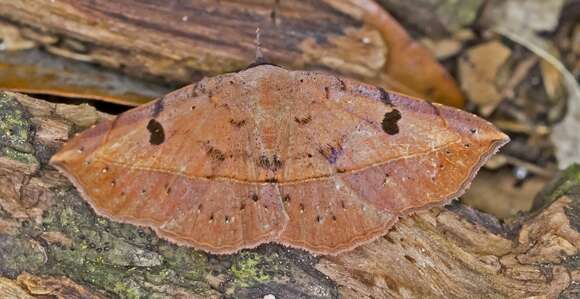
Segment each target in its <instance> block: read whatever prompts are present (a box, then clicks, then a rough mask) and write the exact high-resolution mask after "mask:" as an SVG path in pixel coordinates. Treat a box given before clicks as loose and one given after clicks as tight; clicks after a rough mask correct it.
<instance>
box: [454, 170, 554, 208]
mask: <svg viewBox="0 0 580 299" xmlns="http://www.w3.org/2000/svg"><path fill="white" fill-rule="evenodd" d="M548 181H549V178H545V177H532V178H529V179H526V180H525V181H524V182H521V183H520V182H518V180H517V178H516V177H515V176H514V175H513V174H512V172H511V171H509V170H507V169H499V170H495V171H486V170H482V171H480V172H479V175H478V176H477V178H475V180H473V183H472V184H471V188H470V189H469V190H468V191H467V192H466V193H465V195H463V196H462V197H461V199H462V201H463V202H464V203H465V204H467V205H468V206H470V207H474V208H477V209H479V210H481V211H483V212H486V213H490V214H492V215H494V216H496V217H498V218H500V219H506V218H509V217H513V216H514V215H516V214H517V213H518V212H527V211H529V210H530V208H531V207H532V203H533V200H534V197H535V196H536V194H537V193H538V192H539V191H540V190H541V189H542V187H543V186H544V185H545V184H546V183H547V182H548ZM490 199H493V200H490Z"/></svg>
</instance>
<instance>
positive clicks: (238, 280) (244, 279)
mask: <svg viewBox="0 0 580 299" xmlns="http://www.w3.org/2000/svg"><path fill="white" fill-rule="evenodd" d="M276 259H278V255H277V254H276V253H274V254H273V255H271V256H266V255H261V254H257V253H256V252H252V251H242V252H241V253H240V254H238V255H237V256H236V257H235V258H234V261H233V263H232V267H231V271H232V273H233V275H234V279H235V286H236V287H238V288H245V287H250V286H252V285H254V284H257V283H264V282H268V281H270V280H272V276H271V275H270V274H269V273H268V272H275V271H276V270H277V269H272V268H270V267H271V265H272V264H276V263H273V262H274V261H275V260H276ZM265 265H267V267H265Z"/></svg>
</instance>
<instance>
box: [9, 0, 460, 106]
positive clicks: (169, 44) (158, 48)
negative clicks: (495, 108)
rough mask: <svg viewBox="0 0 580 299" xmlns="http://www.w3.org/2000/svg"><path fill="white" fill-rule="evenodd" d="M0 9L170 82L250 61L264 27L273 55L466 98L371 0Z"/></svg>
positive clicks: (106, 59) (65, 1)
mask: <svg viewBox="0 0 580 299" xmlns="http://www.w3.org/2000/svg"><path fill="white" fill-rule="evenodd" d="M0 18H2V19H4V20H6V21H8V22H11V23H14V24H16V25H18V26H20V27H21V28H22V30H21V31H22V32H21V35H22V36H23V37H25V38H28V39H30V40H33V41H36V42H38V44H40V45H43V46H45V47H46V48H47V49H49V50H50V51H51V52H53V53H55V54H58V55H64V56H66V57H69V58H72V59H79V58H81V59H83V60H84V61H90V62H95V63H99V64H102V65H105V66H108V67H112V68H116V69H120V70H123V71H124V72H126V73H129V74H131V75H133V76H139V77H149V78H151V77H153V78H156V79H162V80H164V81H166V82H169V83H173V84H175V83H178V84H189V83H191V82H193V81H196V80H199V79H200V78H201V77H202V76H204V75H215V74H220V73H224V72H230V71H234V70H238V69H242V68H244V67H246V66H247V65H249V64H250V63H251V62H252V61H253V60H254V53H255V45H254V39H255V31H256V28H257V27H260V28H261V32H262V35H261V42H262V47H263V51H264V55H265V57H266V58H268V59H269V60H271V61H272V62H274V63H276V64H279V65H283V66H286V67H288V68H291V69H325V70H329V71H333V72H336V73H340V74H343V75H348V76H351V77H355V78H357V79H359V80H363V81H365V82H368V83H372V84H374V85H379V86H383V87H385V88H389V89H393V90H397V91H401V92H403V93H405V94H409V95H413V96H418V97H421V98H426V99H430V100H434V101H437V102H440V103H444V104H448V105H454V106H462V105H463V96H462V94H461V92H460V91H459V89H458V88H457V86H456V85H455V83H454V81H453V79H452V78H451V77H450V76H449V75H448V74H447V72H446V71H445V69H444V68H443V67H442V66H441V65H439V64H438V63H437V61H436V60H435V59H434V58H433V57H432V56H431V55H430V54H429V53H428V51H427V50H426V49H425V48H423V47H422V46H421V45H419V44H418V43H417V42H414V41H413V40H412V39H411V38H410V36H409V35H408V34H407V33H406V32H405V30H404V29H403V28H402V27H401V26H400V25H398V23H397V22H396V21H395V20H394V19H393V18H392V17H390V16H389V15H388V14H387V13H386V12H385V11H384V10H383V9H382V8H381V7H380V6H378V5H376V4H374V3H373V2H372V1H370V0H365V1H361V0H356V1H355V0H351V1H342V0H340V1H337V0H317V1H274V0H272V1H252V0H230V1H218V2H216V1H209V0H203V1H175V0H173V1H136V0H122V1H110V0H98V1H88V0H81V1H76V0H75V1H72V0H61V1H33V0H17V1H2V2H0ZM48 37H50V38H48Z"/></svg>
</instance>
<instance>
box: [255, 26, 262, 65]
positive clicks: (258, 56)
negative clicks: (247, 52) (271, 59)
mask: <svg viewBox="0 0 580 299" xmlns="http://www.w3.org/2000/svg"><path fill="white" fill-rule="evenodd" d="M263 60H264V54H262V48H261V45H260V26H258V28H256V62H259V61H263Z"/></svg>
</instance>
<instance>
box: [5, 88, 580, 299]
mask: <svg viewBox="0 0 580 299" xmlns="http://www.w3.org/2000/svg"><path fill="white" fill-rule="evenodd" d="M109 117H111V116H109V115H106V114H103V113H99V112H97V111H96V110H95V109H94V108H92V107H90V106H88V105H80V106H74V105H64V104H54V103H48V102H45V101H42V100H37V99H33V98H31V97H28V96H24V95H20V94H16V93H9V92H2V93H0V275H1V276H3V277H0V297H9V298H29V297H30V298H31V296H35V295H48V294H51V295H54V296H57V297H60V298H106V297H113V298H115V297H122V298H127V297H129V298H136V297H143V298H164V297H173V298H219V297H223V296H225V297H232V298H262V297H263V296H265V295H268V294H272V295H274V296H275V297H276V298H338V297H342V298H409V297H415V298H416V297H439V298H480V297H493V298H521V297H529V296H546V297H548V298H556V297H564V298H565V297H568V298H572V297H577V296H578V294H580V288H579V285H580V284H579V283H580V270H579V268H578V264H579V263H580V256H579V255H578V248H579V247H580V234H579V230H580V216H579V215H580V179H579V178H580V167H578V166H575V167H572V168H571V169H569V170H568V171H567V172H564V173H563V174H562V175H561V177H560V178H558V179H557V180H556V181H555V182H554V183H553V184H552V185H551V186H549V188H548V189H546V190H545V191H544V192H543V193H542V194H541V195H540V196H538V198H537V201H536V204H535V206H536V208H535V210H534V212H532V213H530V214H527V215H522V216H521V217H518V218H517V219H514V220H513V221H512V222H510V223H509V224H502V223H500V222H499V221H498V220H497V219H496V218H494V217H493V216H490V215H487V214H483V213H480V212H477V211H475V210H473V209H471V208H469V207H466V206H463V205H461V204H459V203H454V204H452V205H450V206H449V207H447V208H441V209H440V208H437V209H432V210H429V211H425V212H421V213H417V214H416V215H413V216H410V217H405V218H403V219H401V221H400V222H399V223H398V224H397V225H395V227H394V228H393V229H392V230H391V231H390V232H389V233H388V234H387V235H386V236H384V237H381V238H379V239H377V240H376V241H374V242H372V243H369V244H367V245H365V246H362V247H360V248H358V249H356V250H354V251H352V252H349V253H346V254H342V255H339V256H336V257H326V256H322V257H314V256H311V255H309V254H307V253H306V252H303V251H299V250H294V249H289V248H285V247H282V246H278V245H273V244H267V245H263V246H260V247H258V248H256V249H253V250H244V251H242V252H240V253H238V254H234V255H228V256H213V255H208V254H206V253H204V252H200V251H196V250H193V249H191V248H187V247H179V246H176V245H173V244H170V243H168V242H166V241H164V240H160V239H158V238H157V237H156V235H155V233H153V232H152V231H150V230H149V229H145V228H140V227H135V226H132V225H128V224H119V223H115V222H113V221H110V220H108V219H106V218H103V217H99V216H96V215H95V213H94V212H93V210H92V209H91V208H90V206H89V205H88V204H87V203H86V202H84V201H83V200H82V199H81V198H80V196H79V194H78V192H77V191H76V190H75V189H74V187H72V185H71V184H70V183H69V182H68V181H67V180H66V179H65V178H64V177H63V176H61V175H60V174H59V173H58V172H57V171H56V170H55V169H53V168H52V167H50V166H48V165H47V162H48V159H49V158H50V156H51V155H52V154H53V153H54V152H55V151H57V150H58V148H59V147H60V146H61V145H62V144H63V143H64V142H65V141H66V140H67V139H68V138H69V136H71V135H72V134H74V133H75V132H78V131H80V130H82V129H84V128H86V127H89V126H91V125H93V124H95V123H97V122H99V121H101V120H103V119H106V118H109ZM27 296H28V297H27Z"/></svg>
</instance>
